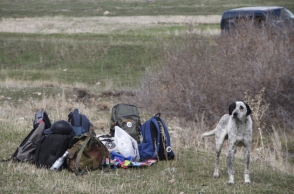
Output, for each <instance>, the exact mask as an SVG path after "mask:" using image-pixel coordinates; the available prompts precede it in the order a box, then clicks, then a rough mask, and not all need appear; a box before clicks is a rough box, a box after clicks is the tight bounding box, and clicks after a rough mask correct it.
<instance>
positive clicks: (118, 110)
mask: <svg viewBox="0 0 294 194" xmlns="http://www.w3.org/2000/svg"><path fill="white" fill-rule="evenodd" d="M115 126H118V127H120V128H122V129H123V130H125V131H126V132H127V133H128V134H129V135H130V136H131V137H133V138H134V139H135V140H136V141H137V142H138V144H139V143H140V127H141V121H140V114H139V110H138V108H137V106H135V105H131V104H117V105H115V106H114V107H113V108H112V111H111V123H110V134H111V135H112V136H114V133H115Z"/></svg>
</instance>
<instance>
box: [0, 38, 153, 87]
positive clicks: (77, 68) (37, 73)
mask: <svg viewBox="0 0 294 194" xmlns="http://www.w3.org/2000/svg"><path fill="white" fill-rule="evenodd" d="M144 39H147V40H144ZM0 44H1V46H0V52H1V54H0V62H1V64H0V66H1V72H0V74H1V80H5V79H6V77H9V78H11V79H21V80H31V81H34V80H58V82H61V83H72V82H84V83H88V84H95V83H97V82H101V81H102V82H103V81H104V80H107V79H110V80H113V81H114V82H119V83H120V84H121V85H133V84H134V81H133V80H135V79H137V78H138V76H139V75H140V73H141V72H143V71H144V70H145V68H146V67H147V66H148V65H150V64H151V63H152V61H153V62H154V61H156V59H157V58H158V54H159V50H157V48H156V42H155V41H153V40H152V39H151V38H148V37H147V38H146V37H142V39H141V38H140V37H137V39H136V38H135V37H133V36H132V35H130V36H126V37H124V36H121V37H119V36H118V37H115V36H112V35H101V36H98V35H97V36H94V35H80V36H79V35H73V36H66V35H19V34H2V35H0ZM151 60H152V61H151ZM65 70H67V71H65Z"/></svg>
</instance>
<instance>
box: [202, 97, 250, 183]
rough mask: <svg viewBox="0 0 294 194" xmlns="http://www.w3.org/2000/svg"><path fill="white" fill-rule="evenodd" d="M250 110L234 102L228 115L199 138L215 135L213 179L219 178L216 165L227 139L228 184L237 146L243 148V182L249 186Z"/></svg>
mask: <svg viewBox="0 0 294 194" xmlns="http://www.w3.org/2000/svg"><path fill="white" fill-rule="evenodd" d="M251 112H252V111H251V109H250V107H249V106H248V104H246V103H244V102H241V101H236V102H234V103H232V104H231V105H230V107H229V114H225V115H224V116H222V118H221V119H220V121H219V122H218V124H217V126H216V127H215V129H213V130H211V131H209V132H206V133H203V134H202V135H201V138H204V137H208V136H213V135H215V143H216V160H215V166H214V174H213V177H214V178H219V172H218V163H219V156H220V153H221V149H222V147H223V143H224V140H225V139H228V145H229V153H228V156H227V165H228V174H229V181H228V184H234V154H235V152H236V148H237V146H244V147H245V149H244V160H245V171H244V181H245V183H246V184H250V183H251V181H250V178H249V161H250V150H251V144H252V120H251V117H250V114H251Z"/></svg>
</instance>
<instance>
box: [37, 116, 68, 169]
mask: <svg viewBox="0 0 294 194" xmlns="http://www.w3.org/2000/svg"><path fill="white" fill-rule="evenodd" d="M72 137H73V136H72V126H71V125H70V123H69V122H67V121H64V120H60V121H56V122H55V123H53V124H52V126H51V128H50V129H47V130H45V131H44V134H43V136H42V138H41V140H40V141H39V142H38V143H37V146H36V147H37V148H36V154H35V161H36V162H35V164H36V166H37V167H38V168H41V167H44V168H50V167H51V166H52V165H53V164H54V162H55V161H56V160H57V159H58V158H59V157H61V156H62V155H63V154H64V153H65V152H66V150H67V149H68V144H69V141H70V140H71V139H72Z"/></svg>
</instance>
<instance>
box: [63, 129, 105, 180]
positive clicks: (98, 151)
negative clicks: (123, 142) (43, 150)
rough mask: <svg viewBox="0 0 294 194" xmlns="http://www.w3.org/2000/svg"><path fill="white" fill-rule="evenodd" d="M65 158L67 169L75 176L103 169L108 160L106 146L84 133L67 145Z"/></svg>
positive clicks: (91, 135) (89, 134)
mask: <svg viewBox="0 0 294 194" xmlns="http://www.w3.org/2000/svg"><path fill="white" fill-rule="evenodd" d="M69 147H70V148H69V149H68V150H67V152H68V155H67V157H66V164H67V168H68V170H70V171H73V172H74V173H75V175H76V176H78V175H82V174H84V173H85V172H87V171H91V170H96V169H103V167H106V166H107V161H106V160H107V159H108V160H109V159H110V155H109V151H108V149H107V148H106V146H105V145H104V144H103V143H102V142H101V141H100V140H99V139H98V138H97V137H95V136H93V134H91V133H84V134H83V135H78V136H75V137H74V138H73V139H72V140H71V141H70V143H69Z"/></svg>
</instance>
